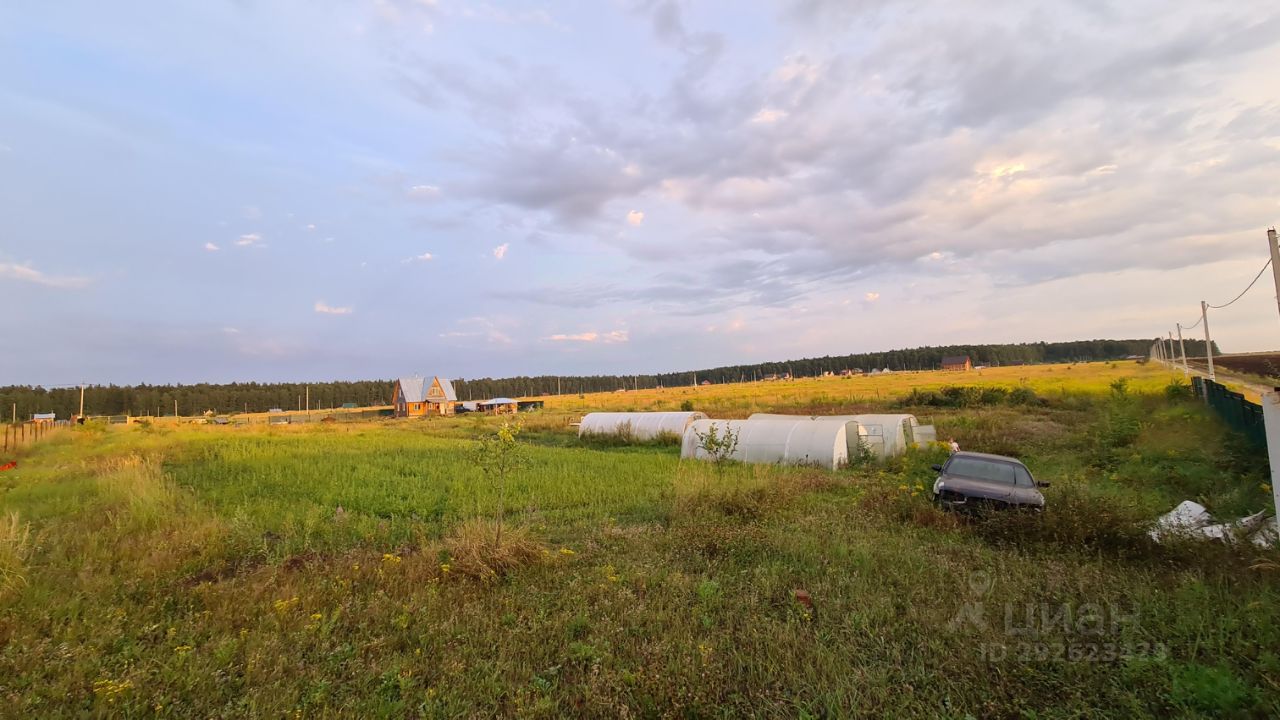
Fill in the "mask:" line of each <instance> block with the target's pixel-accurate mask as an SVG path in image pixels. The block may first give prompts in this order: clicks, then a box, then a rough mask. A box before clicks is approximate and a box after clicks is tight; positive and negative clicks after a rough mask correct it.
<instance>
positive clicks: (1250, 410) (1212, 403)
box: [1191, 377, 1267, 450]
mask: <svg viewBox="0 0 1280 720" xmlns="http://www.w3.org/2000/svg"><path fill="white" fill-rule="evenodd" d="M1191 385H1192V387H1194V388H1195V391H1196V396H1197V397H1201V398H1207V399H1208V401H1209V407H1211V408H1213V409H1214V411H1215V412H1217V413H1218V416H1219V417H1221V418H1222V419H1223V420H1226V421H1227V424H1228V425H1230V426H1231V427H1232V429H1234V430H1236V431H1237V432H1240V433H1241V434H1243V435H1244V436H1245V437H1246V438H1248V439H1249V442H1251V443H1253V444H1254V445H1256V446H1258V447H1259V448H1262V449H1263V450H1266V449H1267V430H1266V426H1265V425H1264V424H1263V421H1262V406H1261V405H1258V404H1257V403H1251V402H1249V401H1248V400H1245V399H1244V396H1243V395H1241V394H1240V393H1238V392H1232V391H1231V390H1228V389H1227V388H1226V387H1225V386H1224V385H1221V384H1219V383H1216V382H1214V381H1212V380H1209V379H1206V378H1200V377H1193V378H1191Z"/></svg>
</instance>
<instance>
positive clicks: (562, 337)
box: [547, 330, 631, 343]
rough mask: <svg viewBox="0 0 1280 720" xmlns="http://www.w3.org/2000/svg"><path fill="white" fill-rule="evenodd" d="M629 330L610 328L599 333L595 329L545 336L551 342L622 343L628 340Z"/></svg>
mask: <svg viewBox="0 0 1280 720" xmlns="http://www.w3.org/2000/svg"><path fill="white" fill-rule="evenodd" d="M630 335H631V333H630V331H628V330H612V331H610V332H605V333H599V332H595V331H588V332H581V333H572V334H565V333H558V334H555V335H551V336H548V337H547V340H550V341H552V342H581V343H594V342H602V343H624V342H627V341H628V340H630V339H631V338H630Z"/></svg>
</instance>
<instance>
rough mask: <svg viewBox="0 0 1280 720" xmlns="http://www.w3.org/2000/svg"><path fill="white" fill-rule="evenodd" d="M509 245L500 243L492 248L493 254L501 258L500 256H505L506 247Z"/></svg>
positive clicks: (509, 244)
mask: <svg viewBox="0 0 1280 720" xmlns="http://www.w3.org/2000/svg"><path fill="white" fill-rule="evenodd" d="M510 246H511V243H502V244H501V245H499V246H498V247H496V248H494V249H493V256H494V257H496V258H498V259H499V260H501V259H502V258H504V257H506V256H507V248H508V247H510Z"/></svg>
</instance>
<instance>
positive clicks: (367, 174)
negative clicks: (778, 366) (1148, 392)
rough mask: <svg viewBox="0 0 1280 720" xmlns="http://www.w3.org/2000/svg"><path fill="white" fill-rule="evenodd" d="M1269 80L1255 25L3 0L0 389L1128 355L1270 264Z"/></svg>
mask: <svg viewBox="0 0 1280 720" xmlns="http://www.w3.org/2000/svg"><path fill="white" fill-rule="evenodd" d="M1277 68H1280V5H1277V4H1276V3H1275V2H1274V1H1273V0H1272V1H1265V0H1264V1H1259V2H1251V1H1249V0H1233V1H1232V2H1229V3H1205V2H1168V1H1167V0H1164V1H1161V2H1154V1H1153V2H1147V1H1145V0H1137V1H1133V2H1123V3H1108V2H1101V1H1099V0H1077V1H1076V2H1058V3H1029V2H1022V1H1011V2H998V1H996V0H991V1H989V2H988V1H983V2H971V3H955V2H928V1H921V2H889V1H887V0H886V1H868V2H852V1H851V0H830V1H826V0H795V1H793V2H779V3H767V2H758V3H743V2H727V1H726V2H713V1H710V0H707V1H701V0H699V1H697V2H695V1H693V0H690V1H689V2H678V1H674V0H658V1H644V0H639V1H632V0H626V1H612V0H582V1H581V2H563V3H556V2H544V3H499V2H496V1H492V2H471V1H468V0H364V1H357V0H305V1H303V0H260V1H259V0H236V1H232V0H225V1H218V0H187V1H183V0H178V1H175V2H167V3H151V2H147V3H144V2H133V1H130V0H123V1H121V2H109V3H104V2H74V1H68V2H44V1H41V0H11V1H9V2H5V3H3V4H0V306H2V307H3V310H2V311H0V344H2V345H3V347H4V348H5V350H4V352H2V353H0V384H7V383H9V382H20V383H48V384H59V383H73V382H79V381H82V380H84V381H89V382H138V381H148V382H169V381H182V382H192V381H199V380H210V381H228V380H236V379H240V380H247V379H259V380H283V379H298V380H302V379H314V380H320V379H329V378H368V377H390V376H394V375H397V374H402V373H407V372H414V371H417V372H429V373H439V374H444V375H449V376H454V377H458V376H463V377H476V376H482V375H512V374H537V373H566V374H567V373H594V372H599V373H612V372H624V373H625V372H634V371H659V370H677V369H689V368H697V367H704V366H710V365H719V364H727V363H737V362H745V361H759V360H769V359H785V358H789V357H801V356H811V355H824V354H836V353H847V352H858V351H868V350H881V349H889V348H894V347H904V346H916V345H925V344H943V343H962V342H1007V341H1033V340H1042V339H1043V340H1067V339H1082V338H1094V337H1152V336H1154V335H1156V334H1160V333H1164V332H1165V331H1168V330H1172V329H1173V327H1174V323H1176V322H1179V321H1181V322H1183V323H1190V322H1194V321H1195V320H1196V319H1197V318H1198V315H1199V305H1198V303H1199V301H1200V300H1201V299H1202V298H1203V299H1207V300H1208V301H1209V302H1211V303H1221V302H1225V301H1226V300H1229V299H1230V298H1231V297H1232V296H1234V295H1235V294H1236V293H1238V292H1239V291H1240V290H1241V289H1243V287H1244V286H1245V285H1246V284H1247V283H1248V281H1249V280H1250V279H1251V278H1253V276H1254V275H1255V273H1257V271H1258V270H1259V269H1260V268H1261V266H1262V263H1263V262H1265V260H1266V257H1267V254H1266V240H1265V228H1266V227H1267V225H1269V224H1271V223H1274V222H1277V219H1278V218H1280V82H1277V81H1276V79H1275V78H1276V73H1277ZM1264 280H1266V281H1267V282H1259V284H1258V286H1257V287H1256V288H1255V289H1254V291H1253V292H1251V293H1250V294H1249V295H1247V296H1246V297H1245V298H1244V299H1242V300H1241V301H1240V302H1238V303H1236V304H1235V305H1233V306H1232V307H1231V308H1229V309H1226V310H1222V311H1218V312H1217V313H1215V314H1213V315H1211V316H1210V321H1211V326H1212V328H1213V329H1214V331H1215V338H1216V339H1217V340H1218V341H1219V342H1220V344H1222V345H1223V347H1224V348H1225V349H1227V350H1228V351H1244V350H1262V349H1273V348H1277V347H1280V317H1278V316H1277V311H1276V305H1275V295H1274V292H1273V288H1272V287H1271V286H1270V285H1269V284H1268V283H1269V278H1264ZM1197 332H1198V331H1197Z"/></svg>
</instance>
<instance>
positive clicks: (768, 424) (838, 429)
mask: <svg viewBox="0 0 1280 720" xmlns="http://www.w3.org/2000/svg"><path fill="white" fill-rule="evenodd" d="M712 427H715V428H717V429H718V430H719V431H720V432H724V431H726V430H732V431H733V432H734V433H737V435H738V447H737V449H736V450H734V453H733V455H732V458H733V459H734V460H740V461H742V462H749V463H773V464H785V465H817V466H819V467H824V468H827V469H829V470H835V469H836V468H839V467H843V466H844V465H847V464H848V462H849V442H848V440H847V439H846V425H845V424H844V423H837V422H812V421H810V420H808V419H804V420H695V421H693V422H692V423H690V424H689V427H688V428H687V429H686V430H685V431H684V440H683V442H682V443H681V445H680V457H681V458H682V459H683V458H691V459H699V460H706V459H708V456H707V454H706V452H705V451H703V450H702V448H700V447H698V433H704V434H705V433H706V432H707V431H708V430H710V429H711V428H712Z"/></svg>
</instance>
